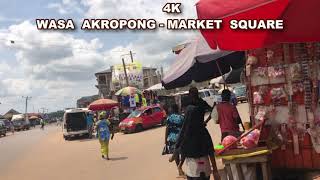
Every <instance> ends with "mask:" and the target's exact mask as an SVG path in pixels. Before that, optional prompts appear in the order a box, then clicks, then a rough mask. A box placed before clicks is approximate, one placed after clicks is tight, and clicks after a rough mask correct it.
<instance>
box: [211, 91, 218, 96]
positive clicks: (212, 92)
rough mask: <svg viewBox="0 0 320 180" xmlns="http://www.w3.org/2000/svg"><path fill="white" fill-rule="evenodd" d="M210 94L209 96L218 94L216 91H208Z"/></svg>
mask: <svg viewBox="0 0 320 180" xmlns="http://www.w3.org/2000/svg"><path fill="white" fill-rule="evenodd" d="M210 93H211V95H216V94H218V91H217V90H210Z"/></svg>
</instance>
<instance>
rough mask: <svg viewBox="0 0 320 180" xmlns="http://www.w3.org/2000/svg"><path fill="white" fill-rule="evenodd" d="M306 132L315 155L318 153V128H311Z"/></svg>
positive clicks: (319, 128)
mask: <svg viewBox="0 0 320 180" xmlns="http://www.w3.org/2000/svg"><path fill="white" fill-rule="evenodd" d="M307 131H308V133H309V135H310V137H311V141H312V145H313V148H314V150H315V151H316V152H317V153H320V136H319V134H320V126H314V127H312V128H309V129H308V130H307Z"/></svg>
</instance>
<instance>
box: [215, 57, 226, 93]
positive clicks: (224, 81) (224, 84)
mask: <svg viewBox="0 0 320 180" xmlns="http://www.w3.org/2000/svg"><path fill="white" fill-rule="evenodd" d="M215 62H216V65H217V67H218V70H219V73H220V75H221V76H222V79H223V86H224V89H225V88H226V79H225V78H224V74H222V71H221V68H220V66H219V63H218V61H216V60H215Z"/></svg>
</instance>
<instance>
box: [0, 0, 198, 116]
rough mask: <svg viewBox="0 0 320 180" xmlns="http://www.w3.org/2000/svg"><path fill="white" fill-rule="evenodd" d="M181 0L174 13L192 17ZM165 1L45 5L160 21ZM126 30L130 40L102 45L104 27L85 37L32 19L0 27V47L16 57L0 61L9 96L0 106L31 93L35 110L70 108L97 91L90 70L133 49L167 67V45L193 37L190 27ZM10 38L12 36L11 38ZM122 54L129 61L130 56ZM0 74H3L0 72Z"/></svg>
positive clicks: (73, 0) (189, 5)
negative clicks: (179, 11)
mask: <svg viewBox="0 0 320 180" xmlns="http://www.w3.org/2000/svg"><path fill="white" fill-rule="evenodd" d="M181 2H182V3H183V5H184V8H183V10H184V13H183V14H182V15H179V16H177V17H178V18H182V17H195V7H194V6H193V5H194V2H193V1H188V0H182V1H181ZM165 3H166V1H148V0H134V1H124V0H117V1H115V0H105V1H103V0H81V1H80V0H78V1H77V0H63V1H60V3H59V4H57V3H56V4H50V5H48V7H49V8H53V9H56V10H57V11H59V12H60V13H61V14H64V13H65V14H66V13H69V12H71V13H72V12H79V13H80V12H81V13H82V14H81V15H80V17H81V16H82V17H83V18H88V17H96V18H99V17H101V18H127V17H130V18H156V19H157V20H158V21H163V20H165V19H166V18H169V17H172V16H169V15H167V14H165V13H163V12H162V6H163V5H164V4H165ZM74 7H75V9H73V8H74ZM120 33H121V32H120ZM126 33H128V32H126ZM130 33H132V35H133V36H136V37H137V38H136V39H134V40H132V41H131V42H129V43H128V44H124V43H123V44H120V45H117V46H113V47H112V48H111V49H105V48H104V44H105V43H109V42H108V41H102V40H100V39H99V37H102V36H103V33H102V32H101V33H97V36H96V37H97V38H95V39H91V40H85V39H82V38H75V36H73V33H61V32H54V31H38V30H37V29H36V26H35V25H34V24H31V23H30V21H25V22H22V23H19V24H16V25H12V26H10V27H8V28H6V29H0V39H5V40H6V43H5V44H3V43H0V48H1V46H2V49H12V50H14V53H15V57H16V59H15V61H14V62H15V63H16V64H13V63H9V62H5V61H0V87H1V88H0V97H3V96H7V97H5V98H2V99H1V102H2V103H3V104H5V103H7V104H8V106H3V105H2V106H0V111H2V112H4V111H5V110H7V109H9V108H11V107H18V108H19V107H23V105H21V106H20V104H21V103H22V104H23V103H24V102H23V101H22V100H21V96H22V95H29V96H32V97H33V98H32V101H31V103H33V105H34V106H35V109H37V108H40V107H50V110H56V109H62V108H64V107H70V106H73V107H74V106H75V103H76V99H77V98H80V97H81V96H85V95H93V94H96V93H97V89H96V88H95V86H94V85H95V84H96V79H95V77H94V73H95V72H98V71H100V70H105V69H107V68H109V66H110V65H112V64H119V63H121V55H122V54H123V53H128V51H129V50H132V51H133V52H134V53H136V54H134V59H136V60H139V61H141V62H142V63H143V64H144V65H145V66H153V67H160V66H164V67H167V66H168V65H169V64H170V63H171V62H172V61H173V59H174V58H175V56H174V54H173V53H172V52H171V48H172V47H173V46H175V45H177V44H178V43H180V42H182V41H185V40H187V39H190V38H191V37H192V36H193V33H192V32H176V31H170V32H169V31H164V30H163V31H160V30H159V31H155V32H139V33H135V32H130ZM79 37H81V36H79ZM10 40H14V43H13V44H12V43H11V42H10ZM3 46H4V47H3ZM12 50H10V51H11V52H12ZM125 58H126V60H127V62H128V61H129V56H126V57H125ZM13 69H14V71H13ZM1 73H2V74H4V73H5V74H6V76H5V77H4V76H1ZM13 97H15V98H16V100H14V98H13ZM18 104H19V105H18ZM4 108H5V109H4Z"/></svg>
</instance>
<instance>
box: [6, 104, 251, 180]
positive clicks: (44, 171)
mask: <svg viewBox="0 0 320 180" xmlns="http://www.w3.org/2000/svg"><path fill="white" fill-rule="evenodd" d="M238 108H239V111H240V112H241V116H242V119H243V120H244V121H246V120H248V119H249V118H248V108H247V104H241V105H240V106H239V107H238ZM208 129H209V131H210V133H211V135H212V138H213V140H214V141H215V142H218V141H219V139H220V131H219V128H218V126H217V125H214V123H213V122H211V123H210V124H209V126H208ZM47 131H48V133H46V134H44V135H42V137H41V139H40V140H37V141H34V142H33V143H32V145H29V146H28V148H26V150H27V151H21V152H15V151H12V152H6V153H9V154H11V153H18V154H17V157H18V158H15V159H12V160H11V161H10V162H9V161H8V162H7V165H6V168H3V169H0V179H1V180H43V179H45V180H70V179H74V180H75V179H79V180H82V179H84V180H87V179H94V180H105V179H108V180H127V179H130V180H151V179H152V180H175V179H177V171H176V167H175V164H174V163H169V162H168V156H162V155H161V151H162V148H163V145H164V132H165V128H163V127H158V128H154V129H150V130H147V131H144V132H141V133H136V134H128V135H124V134H116V136H115V138H114V140H113V141H111V144H110V148H111V150H110V151H111V152H110V153H111V160H110V161H106V160H103V159H102V158H101V156H100V152H99V142H98V141H97V140H86V139H83V140H81V139H80V140H73V141H64V140H63V138H62V134H61V130H60V128H58V127H51V128H50V129H49V130H47ZM19 135H20V136H22V135H28V133H27V132H25V133H24V134H18V135H17V136H19ZM12 137H13V136H12ZM12 137H5V138H12ZM12 141H14V138H12ZM0 142H1V139H0ZM2 145H3V144H1V145H0V152H1V148H2V147H1V146H2ZM20 148H23V146H22V147H20ZM3 155H4V154H3V153H2V154H1V156H3ZM11 156H12V154H11Z"/></svg>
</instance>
